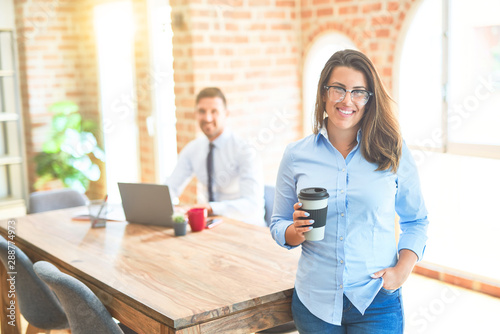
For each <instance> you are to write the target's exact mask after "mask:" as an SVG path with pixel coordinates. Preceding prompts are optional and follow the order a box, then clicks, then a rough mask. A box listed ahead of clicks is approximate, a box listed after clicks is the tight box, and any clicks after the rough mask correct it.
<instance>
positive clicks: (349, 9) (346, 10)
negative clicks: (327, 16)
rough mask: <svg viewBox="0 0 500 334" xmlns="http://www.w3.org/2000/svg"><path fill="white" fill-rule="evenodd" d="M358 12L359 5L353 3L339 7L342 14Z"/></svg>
mask: <svg viewBox="0 0 500 334" xmlns="http://www.w3.org/2000/svg"><path fill="white" fill-rule="evenodd" d="M357 12H358V6H357V5H352V6H344V7H340V8H339V14H340V15H346V14H356V13H357Z"/></svg>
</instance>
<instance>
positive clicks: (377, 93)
mask: <svg viewBox="0 0 500 334" xmlns="http://www.w3.org/2000/svg"><path fill="white" fill-rule="evenodd" d="M338 66H345V67H349V68H352V69H354V70H357V71H360V72H361V73H363V74H364V76H365V79H366V81H367V84H368V87H367V88H368V90H369V91H371V92H373V96H372V97H370V100H369V101H368V103H367V104H366V105H365V113H364V115H363V118H362V119H361V131H362V134H363V135H362V139H361V143H360V148H361V152H362V154H363V156H364V157H365V159H366V160H367V161H369V162H375V163H377V164H378V168H377V170H387V169H392V171H394V172H396V171H397V169H398V166H399V159H400V157H401V149H402V145H403V144H402V142H403V139H402V137H401V131H400V129H399V122H398V119H397V117H396V115H395V114H394V111H393V103H394V101H393V100H392V98H391V97H390V96H389V94H388V93H387V91H386V90H385V88H384V85H383V84H382V81H381V80H380V77H379V75H378V73H377V70H376V69H375V66H374V65H373V63H372V62H371V60H370V59H369V58H368V57H367V56H365V55H364V54H363V53H361V52H359V51H356V50H342V51H338V52H335V53H334V54H333V56H331V57H330V59H329V60H328V61H327V62H326V64H325V67H324V68H323V71H321V76H320V78H319V82H318V90H317V94H316V106H315V111H314V133H315V134H318V133H319V131H320V129H321V128H322V126H323V120H324V113H325V102H323V96H325V94H327V91H326V90H325V88H324V86H325V85H328V80H329V78H330V74H331V73H332V71H333V69H334V68H335V67H338ZM325 100H327V101H328V99H325Z"/></svg>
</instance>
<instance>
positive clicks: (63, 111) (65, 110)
mask: <svg viewBox="0 0 500 334" xmlns="http://www.w3.org/2000/svg"><path fill="white" fill-rule="evenodd" d="M49 111H50V112H51V113H53V114H55V115H69V114H71V113H76V112H78V105H77V104H76V103H75V102H72V101H61V102H56V103H54V104H52V105H51V106H50V107H49Z"/></svg>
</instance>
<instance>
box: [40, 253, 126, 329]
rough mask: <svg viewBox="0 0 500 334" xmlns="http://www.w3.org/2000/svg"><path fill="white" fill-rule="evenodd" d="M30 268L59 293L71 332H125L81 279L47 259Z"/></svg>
mask: <svg viewBox="0 0 500 334" xmlns="http://www.w3.org/2000/svg"><path fill="white" fill-rule="evenodd" d="M33 269H34V270H35V272H36V274H37V275H38V277H40V278H41V279H42V281H44V282H45V283H46V284H47V285H48V286H49V287H50V288H51V289H52V290H53V291H54V292H55V294H56V295H57V297H59V300H60V301H61V304H62V306H63V308H64V310H65V311H66V315H67V317H68V320H69V325H70V328H71V333H72V334H88V333H99V334H124V332H123V331H122V330H121V329H120V327H119V326H118V324H117V323H116V322H115V321H114V320H113V318H112V317H111V315H110V314H109V312H108V310H106V308H105V307H104V305H103V304H102V302H101V301H100V300H99V298H97V296H96V295H95V294H94V293H93V292H92V290H90V289H89V288H88V287H87V286H86V285H85V284H83V283H82V282H81V281H80V280H78V279H76V278H74V277H72V276H69V275H67V274H65V273H62V272H61V271H59V269H57V268H56V267H55V266H54V265H53V264H51V263H49V262H46V261H39V262H37V263H35V264H34V265H33Z"/></svg>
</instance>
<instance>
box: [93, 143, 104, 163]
mask: <svg viewBox="0 0 500 334" xmlns="http://www.w3.org/2000/svg"><path fill="white" fill-rule="evenodd" d="M92 153H94V157H96V158H97V159H99V160H101V161H102V162H104V161H106V153H104V151H103V150H101V149H100V148H99V146H96V147H94V150H93V151H92Z"/></svg>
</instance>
